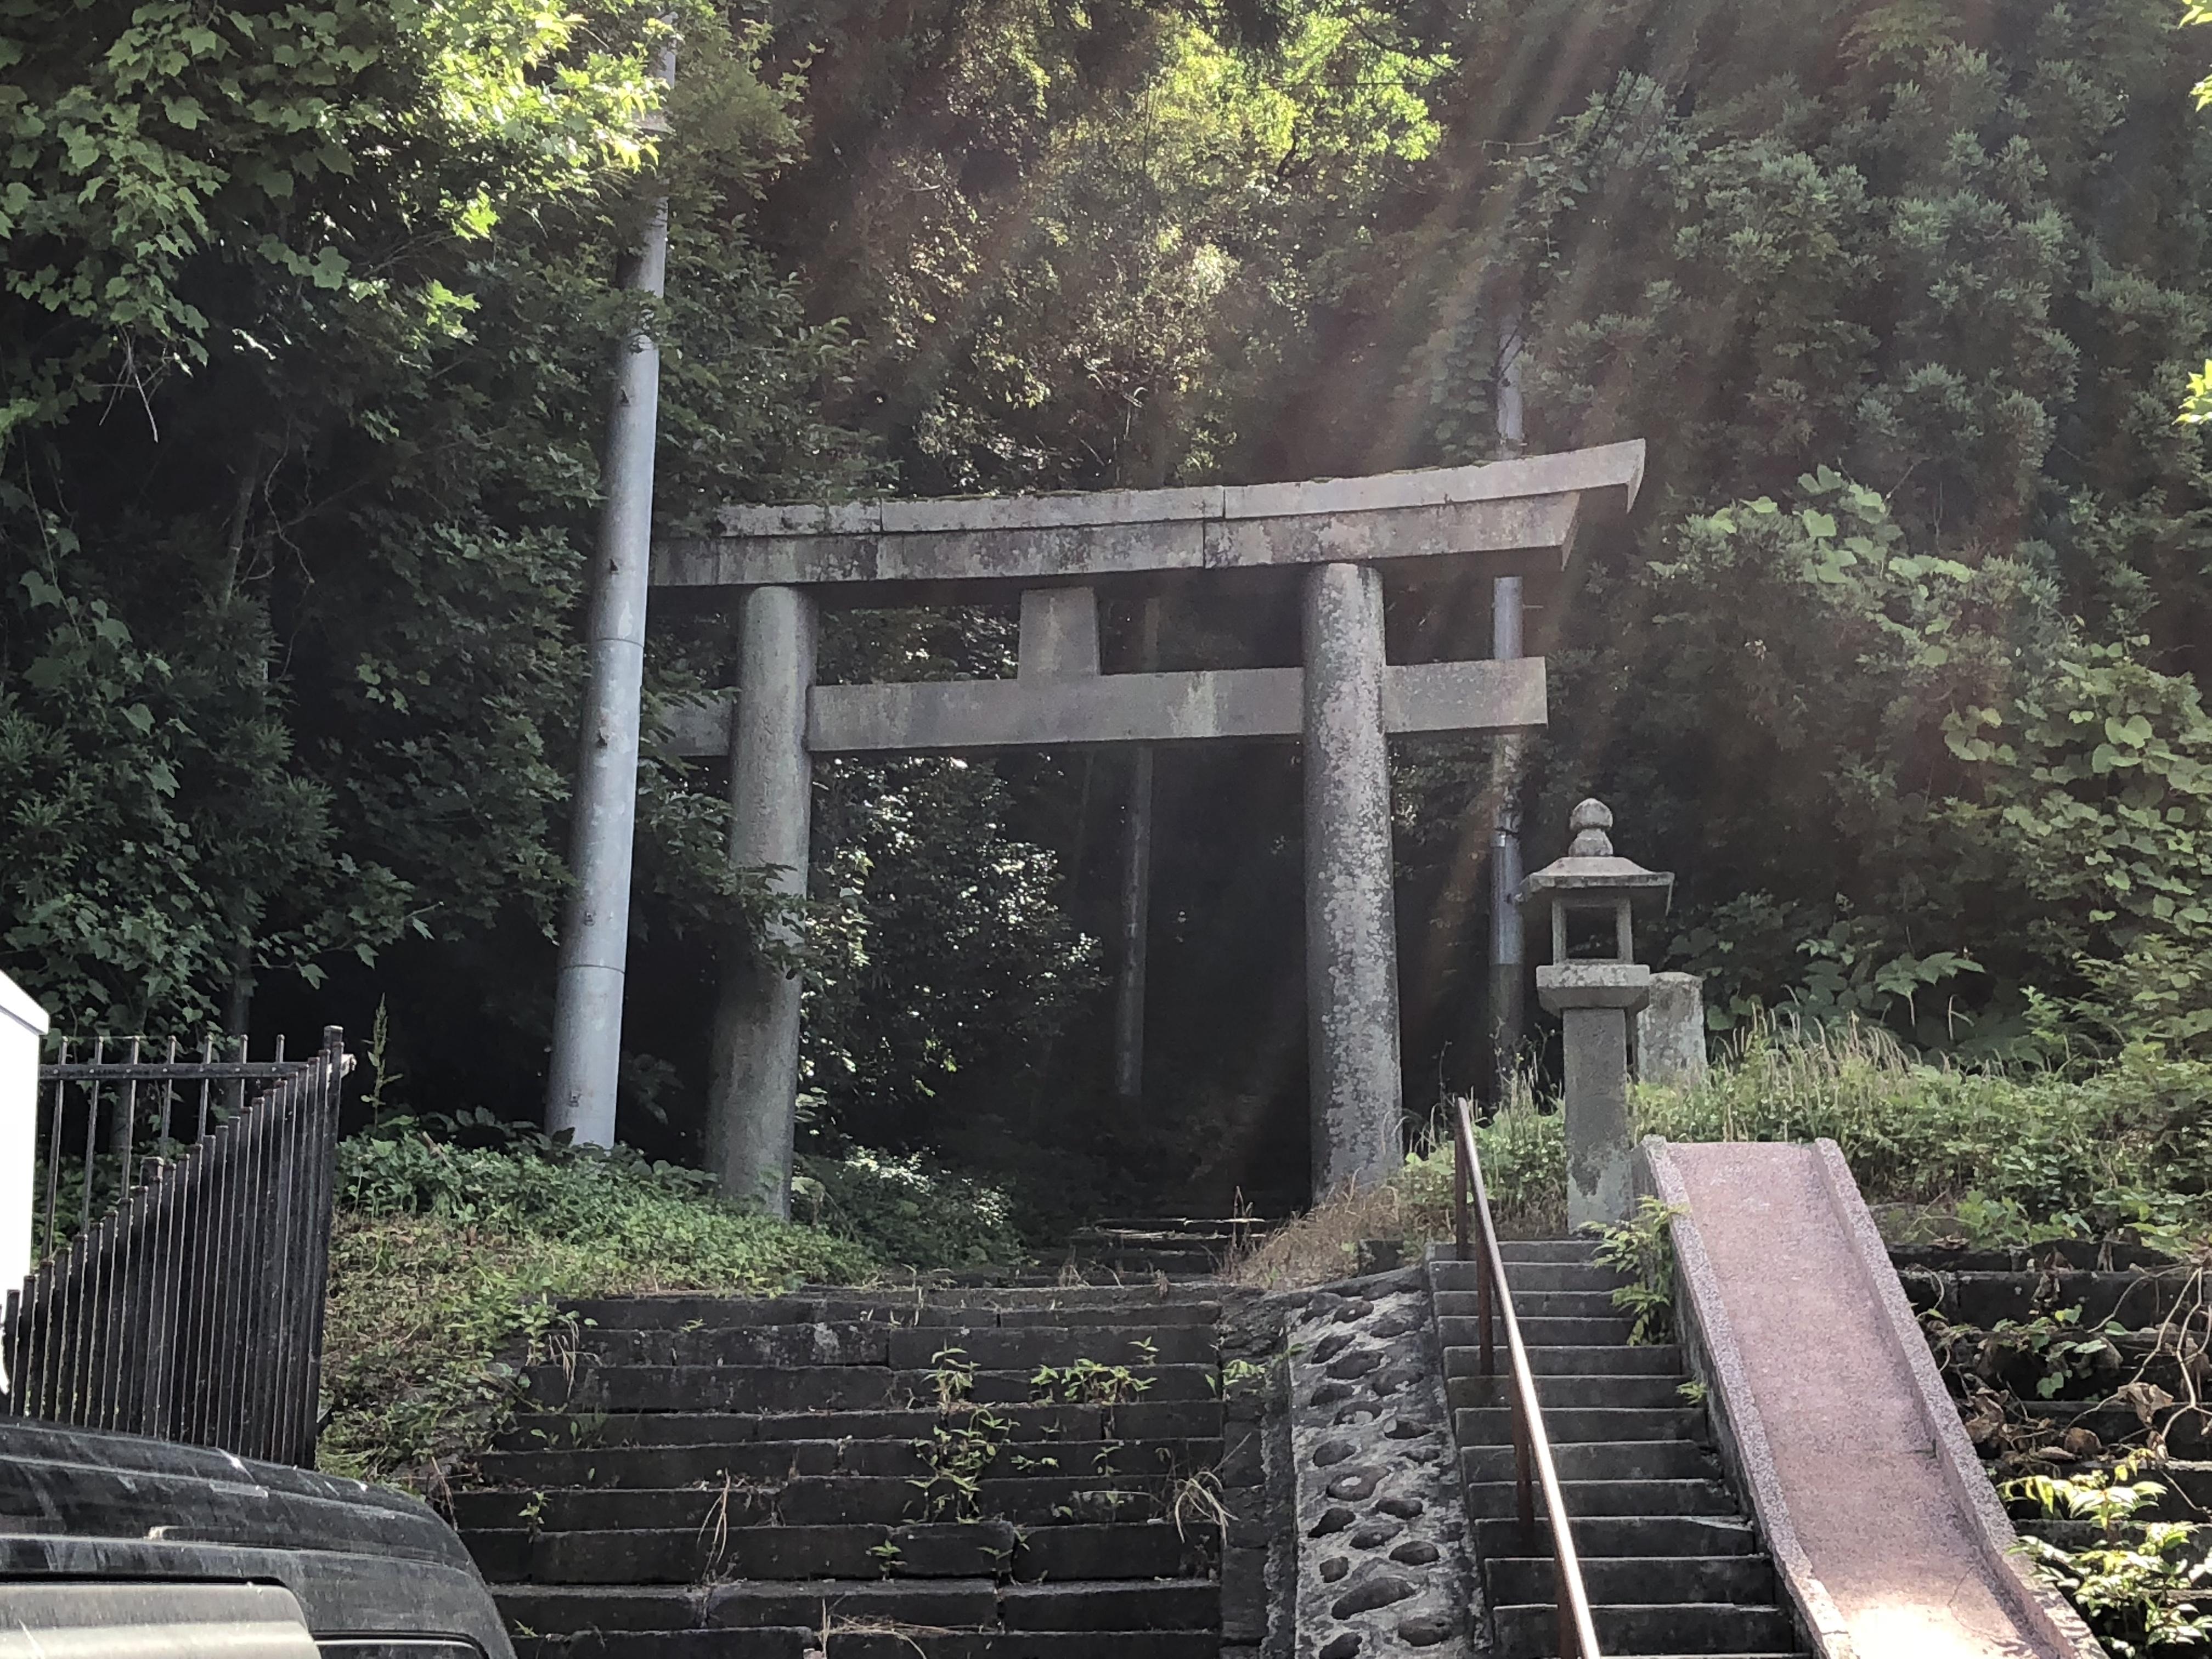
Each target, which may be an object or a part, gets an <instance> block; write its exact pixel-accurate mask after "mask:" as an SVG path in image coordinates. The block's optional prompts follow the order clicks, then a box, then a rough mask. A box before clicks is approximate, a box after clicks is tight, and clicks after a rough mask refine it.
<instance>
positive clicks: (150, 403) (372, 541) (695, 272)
mask: <svg viewBox="0 0 2212 1659" xmlns="http://www.w3.org/2000/svg"><path fill="white" fill-rule="evenodd" d="M680 10H681V11H682V15H680V16H679V17H678V19H677V21H678V25H679V27H681V28H682V29H683V31H684V62H685V65H686V75H685V77H684V80H683V82H681V90H679V93H678V95H677V100H676V108H675V113H676V114H678V115H679V116H688V117H689V119H688V120H687V121H686V122H685V124H684V125H683V127H682V129H681V131H679V132H678V134H677V135H676V136H675V137H671V139H669V140H668V141H666V142H665V143H663V144H661V145H660V146H659V149H658V151H657V152H649V151H648V149H647V147H646V146H645V145H644V144H643V143H642V141H641V137H640V132H641V129H640V125H639V123H640V118H641V116H642V115H643V114H644V113H645V112H647V109H648V107H649V106H651V105H652V104H653V102H654V101H656V100H657V99H658V96H659V94H658V92H657V89H655V88H653V87H652V85H651V83H650V82H649V81H648V79H647V75H646V71H645V60H646V55H647V51H648V49H649V47H650V46H651V44H652V41H653V39H654V38H655V36H656V34H657V33H658V31H659V25H658V24H656V23H655V22H654V21H653V19H654V17H655V15H656V14H658V13H659V11H660V8H659V7H645V6H640V5H635V4H632V3H630V0H605V3H604V4H600V5H598V6H596V7H592V8H587V9H584V10H581V11H578V12H576V13H574V14H573V15H572V14H566V13H557V12H548V11H545V10H544V9H542V8H537V7H533V6H531V5H527V4H523V3H519V0H463V3H460V4H453V5H438V6H426V5H418V4H414V3H408V4H402V5H397V6H386V5H368V4H362V3H358V0H301V3H298V4H292V5H287V6H280V7H277V8H276V9H235V8H233V9H223V8H216V9H212V10H210V9H208V8H205V7H193V6H186V5H183V4H167V3H158V4H153V5H144V6H131V5H125V4H122V3H92V4H87V5H82V6H76V7H70V8H65V9H63V10H61V11H59V12H56V11H54V10H53V9H52V8H48V7H44V6H40V5H36V4H33V3H29V0H23V3H18V4H15V5H13V6H10V7H0V63H4V64H7V65H8V73H7V75H6V77H5V78H6V81H7V87H6V88H5V90H4V92H0V145H4V147H5V154H6V156H7V162H6V171H5V173H4V179H0V241H4V244H5V247H6V252H7V256H8V258H7V264H8V268H9V272H10V279H9V283H8V284H7V285H6V286H5V288H4V289H0V341H4V342H5V343H4V344H0V365H3V369H0V384H4V385H6V386H7V387H8V388H9V392H8V398H9V401H8V403H7V405H6V412H5V418H4V420H0V543H4V544H5V545H6V547H7V549H8V555H9V556H8V560H7V568H8V572H9V574H8V579H7V580H6V581H5V583H4V584H0V787H4V788H5V790H6V792H7V794H8V796H9V799H10V801H11V803H13V804H14V805H13V808H12V810H11V812H10V813H9V815H8V817H6V818H4V819H0V864H4V866H5V869H6V871H7V875H6V878H5V886H4V887H0V909H4V913H5V931H4V933H0V951H4V953H5V955H6V957H7V961H8V965H9V968H10V969H12V970H13V971H14V972H15V974H16V975H17V977H19V978H20V979H21V980H22V981H24V982H25V983H26V984H27V986H29V987H32V988H33V990H34V991H35V992H37V993H38V994H41V995H42V996H44V997H45V998H46V1000H48V1001H49V1002H50V1003H51V1004H52V1005H53V1006H56V1007H58V1008H59V1009H61V1010H64V1012H65V1013H66V1016H67V1017H68V1018H70V1021H71V1022H72V1023H73V1024H74V1023H78V1022H83V1023H86V1024H91V1023H99V1024H105V1025H106V1026H107V1027H108V1028H109V1029H118V1028H143V1026H145V1025H148V1024H156V1025H158V1024H173V1023H189V1022H196V1021H197V1020H199V1019H201V1018H207V1017H210V1015H220V1016H222V1018H226V1019H227V1020H228V1021H230V1022H232V1023H234V1024H235V1023H236V1022H239V1021H240V1020H242V1019H243V1018H245V1017H246V1012H247V1010H248V1008H249V1006H250V1000H251V998H252V994H253V993H254V992H255V990H256V988H257V986H258V985H259V986H261V987H262V988H274V989H278V990H280V991H283V992H287V993H289V994H293V995H297V994H299V992H300V991H301V988H302V987H305V988H307V989H310V990H312V989H313V988H314V987H319V986H320V985H321V984H322V983H323V981H324V980H325V976H326V975H333V974H335V975H338V977H339V979H340V981H342V982H354V983H357V982H358V981H359V977H360V976H361V975H362V974H363V973H365V971H366V965H367V964H369V963H374V962H377V961H379V960H380V958H381V957H382V953H384V952H386V951H388V950H389V949H390V947H392V945H395V944H398V943H400V942H402V941H407V942H409V943H410V945H414V946H416V950H415V952H414V954H413V956H412V957H410V963H409V970H408V971H407V972H406V973H405V974H404V975H401V976H399V977H398V978H395V979H393V980H392V981H391V982H390V984H389V986H388V988H389V990H390V991H391V993H392V1012H393V1014H394V1016H395V1017H396V1019H397V1022H398V1026H399V1028H400V1029H401V1030H402V1031H403V1032H414V1031H419V1030H425V1029H427V1028H429V1027H430V1026H432V1025H433V1024H434V1023H435V1021H436V1020H437V1019H438V1018H440V1017H441V1011H442V1009H443V1008H445V1007H447V1006H450V1003H451V1001H452V999H451V998H450V997H449V996H448V995H447V990H448V987H449V984H450V982H451V981H449V980H448V979H447V977H446V976H447V975H458V976H459V978H460V979H461V980H462V981H465V982H471V990H472V993H474V992H475V991H476V990H477V987H478V986H479V985H480V984H481V982H482V981H483V979H485V978H487V977H489V978H491V979H493V980H495V981H496V980H498V979H500V978H501V977H505V976H507V975H481V974H472V973H471V972H470V970H469V969H468V968H467V967H466V966H465V965H464V964H465V961H466V958H467V957H468V955H469V953H470V952H471V951H484V950H486V949H487V948H489V949H490V950H491V951H492V953H493V954H494V955H495V957H501V958H503V965H504V966H505V967H506V968H507V969H508V970H509V974H510V975H515V976H519V977H520V978H521V979H522V980H523V981H525V983H524V985H522V986H520V987H518V989H517V991H515V992H512V993H510V992H506V991H504V990H503V989H500V990H495V991H494V992H493V993H492V994H491V996H490V997H489V1003H490V1005H491V1006H490V1010H489V1012H491V1013H492V1015H493V1018H494V1024H495V1030H494V1038H495V1044H496V1042H497V1041H498V1040H500V1039H504V1038H505V1037H506V1036H507V1029H511V1026H508V1027H507V1029H501V1025H502V1024H503V1023H505V1022H512V1023H513V1024H520V1025H521V1026H522V1027H523V1028H524V1029H525V1030H527V1029H528V1027H529V1025H530V1024H532V1020H533V1018H534V1019H535V1020H538V1021H542V1019H543V1017H544V1016H543V1013H542V1012H538V1011H537V1009H536V1008H535V1007H534V1006H533V1005H538V1004H539V1002H540V999H541V996H542V992H541V991H540V990H539V987H537V986H535V985H531V984H528V983H527V981H528V980H529V979H530V977H531V975H532V974H533V973H534V971H535V969H536V967H537V965H538V963H542V962H546V961H550V955H549V954H548V951H547V946H546V944H545V941H544V933H545V931H546V930H547V929H548V928H549V927H550V923H551V921H552V919H553V917H554V915H556V912H557V909H558V906H559V903H560V900H561V897H562V893H563V890H564V889H565V885H566V880H567V878H566V874H565V872H564V871H563V868H562V861H561V859H560V856H559V853H558V850H557V842H558V841H559V839H560V836H561V834H562V823H561V819H562V814H563V813H564V811H565V806H566V799H567V792H568V764H569V763H568V757H569V755H570V753H571V752H573V745H574V708H575V702H576V696H577V690H578V688H579V686H580V681H581V671H582V666H583V662H582V657H581V653H580V650H579V648H578V647H577V645H576V643H575V640H574V624H573V619H572V617H571V615H570V611H571V608H572V606H573V605H574V602H575V599H576V597H577V592H578V585H579V580H580V574H581V570H580V560H581V556H582V550H583V549H584V547H586V545H588V543H589V536H590V533H591V524H592V515H593V512H594V508H595V506H596V501H595V495H596V483H595V478H596V473H597V465H596V461H595V459H594V457H593V453H592V446H593V444H594V443H595V441H597V438H598V436H599V429H600V426H601V422H602V413H601V408H600V401H601V397H602V387H603V384H604V364H605V360H606V355H607V353H608V350H609V349H610V347H611V343H612V342H613V341H614V340H615V339H616V338H617V337H618V336H619V335H620V334H621V333H622V332H623V331H625V330H626V329H627V328H629V326H630V325H632V324H633V323H634V322H635V307H634V306H632V305H629V304H626V303H624V302H622V301H618V300H617V297H616V295H614V294H613V293H612V291H611V288H610V285H609V283H608V281H607V274H608V271H609V270H610V269H611V265H612V264H613V260H614V257H615V254H616V252H617V250H618V249H621V248H623V247H626V246H629V244H630V242H631V241H632V240H634V237H635V231H636V210H635V201H636V198H637V195H638V193H639V191H641V189H642V187H643V180H642V179H641V176H640V173H639V169H640V168H641V167H642V166H643V165H644V164H646V163H647V162H648V161H650V162H651V163H652V164H653V166H654V167H656V168H657V170H658V182H659V185H661V186H662V187H664V188H665V189H666V190H667V191H669V193H670V195H671V197H672V198H673V199H674V201H675V204H676V209H675V210H676V213H677V229H676V231H675V233H674V235H673V244H672V246H671V269H672V270H674V271H675V272H676V273H677V276H676V278H675V280H676V281H677V282H678V283H679V284H680V287H679V291H678V293H677V294H676V295H675V296H674V297H673V298H671V301H670V302H669V304H668V305H667V307H665V316H664V319H663V323H662V332H663V336H664V339H665V357H666V360H667V368H666V374H665V394H664V403H663V415H662V420H663V430H664V433H665V435H668V442H667V444H666V446H665V447H666V448H667V449H668V451H669V453H666V454H665V456H664V458H663V460H662V463H661V486H662V487H661V491H660V494H661V498H662V503H663V507H664V509H665V516H667V517H668V518H670V519H671V520H677V521H683V520H686V519H687V518H696V514H697V513H698V511H699V506H698V503H699V499H700V497H701V495H702V494H703V495H707V496H708V497H709V498H710V499H715V498H720V497H722V496H724V495H728V494H731V493H737V494H744V493H748V492H750V491H777V490H781V489H790V488H793V487H794V486H795V484H797V483H798V481H803V483H804V487H807V488H828V487H834V485H835V483H836V481H837V480H840V479H842V478H846V477H858V476H860V475H861V474H862V473H864V472H865V471H866V469H865V466H864V465H861V464H860V463H858V462H857V461H856V460H855V459H854V457H855V451H854V447H853V446H852V445H851V444H850V443H849V442H848V441H846V440H845V439H844V438H842V436H841V435H839V434H837V433H836V432H834V431H832V430H831V429H829V428H827V427H825V426H824V425H823V423H822V422H821V421H820V419H819V417H818V416H817V413H816V412H815V410H814V408H813V406H812V402H811V392H812V391H813V388H814V386H815V385H816V383H817V380H819V379H820V378H821V377H822V376H823V374H827V373H830V372H832V370H833V368H834V364H835V362H836V355H837V353H838V351H839V350H840V349H842V347H841V345H840V343H839V337H838V336H837V334H836V331H833V330H823V329H817V328H813V327H811V326H809V325H806V324H805V322H804V321H803V319H801V318H800V317H799V311H798V306H797V302H796V301H795V299H794V298H793V295H791V293H790V291H789V289H788V288H787V285H786V284H784V283H781V282H780V281H779V280H777V279H776V278H775V276H772V275H771V274H770V273H769V270H767V268H766V266H765V264H764V263H763V258H762V257H761V255H760V254H759V252H758V251H757V248H756V247H754V246H753V245H752V243H751V241H750V235H749V231H748V228H747V226H746V223H745V222H744V215H743V213H742V211H738V212H734V213H733V212H732V211H731V210H730V208H731V207H732V204H733V203H734V204H739V205H740V206H741V205H742V204H746V203H749V202H750V199H751V197H752V195H753V193H754V192H755V191H756V190H757V186H758V183H759V180H760V177H761V175H762V173H763V170H764V169H765V168H768V167H772V166H773V165H774V164H775V161H777V160H779V159H780V158H781V156H782V155H785V154H787V151H788V149H789V148H790V147H791V145H792V144H793V142H794V140H795V137H796V129H795V128H794V127H793V125H792V122H791V120H790V118H789V115H788V113H787V111H786V109H785V104H786V101H787V93H786V92H784V91H782V90H780V89H777V88H772V87H770V86H769V85H768V84H767V83H765V82H763V81H762V80H761V79H760V77H759V76H757V75H755V74H754V72H753V69H754V54H755V52H757V46H758V41H757V39H755V38H753V37H751V36H744V37H740V36H736V35H733V34H732V32H731V29H730V27H729V26H728V24H727V22H726V21H724V20H723V19H722V18H721V17H720V15H718V14H715V13H714V12H713V11H712V10H711V9H701V8H696V7H692V8H685V9H680ZM695 99H696V100H699V101H698V102H697V103H696V104H695V103H694V102H693V101H692V100H695ZM672 632H673V630H671V633H672ZM697 649H698V646H697V644H696V642H695V641H685V640H682V639H678V638H674V637H671V638H669V639H668V640H667V641H666V648H665V651H664V652H662V653H658V654H659V659H657V660H656V663H655V665H654V679H655V682H656V684H655V686H654V688H653V696H654V697H655V698H656V699H657V698H658V696H660V695H662V687H661V684H660V682H661V681H662V680H663V678H664V677H665V678H666V679H667V680H668V681H670V682H671V683H672V684H673V685H674V686H675V688H676V689H678V690H681V689H682V688H683V686H684V684H686V683H687V678H688V672H689V671H690V668H691V666H692V663H691V657H692V655H694V654H696V651H697ZM641 806H642V811H641V817H642V822H641V841H640V872H639V874H640V880H639V887H640V902H639V907H638V911H637V914H638V917H639V922H640V926H641V929H658V930H659V931H660V932H662V933H667V934H671V935H680V934H683V933H686V932H689V933H695V934H700V935H704V934H708V933H712V932H713V931H714V930H716V929H727V928H732V927H744V926H747V925H750V923H751V922H752V921H756V920H757V918H758V916H759V915H760V914H761V911H762V905H761V902H760V898H761V896H760V894H759V893H758V892H757V890H754V889H753V888H752V887H750V886H749V885H748V884H747V883H746V881H745V880H744V878H743V877H742V876H732V873H731V872H728V871H727V870H726V867H725V864H726V860H724V858H723V856H722V851H721V849H722V827H723V824H724V823H725V821H726V806H724V805H722V804H721V802H720V799H719V795H718V793H714V792H711V791H710V792H706V793H701V794H697V795H695V794H693V793H691V792H690V790H689V788H688V787H686V785H685V783H684V779H683V777H682V775H681V774H680V772H679V771H678V770H677V769H673V768H671V766H669V765H667V764H665V763H662V762H660V761H659V760H658V759H653V760H649V761H648V763H647V767H646V769H645V773H644V775H643V777H642V778H641ZM426 944H427V945H429V946H430V947H431V948H430V949H429V950H428V951H424V950H422V949H421V948H420V947H421V946H422V945H426ZM469 1000H470V1001H471V1002H473V1003H477V1004H479V1005H481V1004H482V1003H483V1001H484V1000H486V999H484V998H483V997H482V996H480V995H477V994H472V995H471V998H470V999H469ZM368 1001H369V1002H370V1004H371V1006H373V1003H374V998H373V996H372V997H370V998H369V999H368ZM478 1046H484V1045H482V1044H481V1043H479V1045H478ZM494 1046H495V1045H494ZM448 1063H449V1064H450V1062H448ZM416 1069H417V1070H418V1073H419V1072H420V1071H421V1068H420V1067H419V1066H417V1067H416Z"/></svg>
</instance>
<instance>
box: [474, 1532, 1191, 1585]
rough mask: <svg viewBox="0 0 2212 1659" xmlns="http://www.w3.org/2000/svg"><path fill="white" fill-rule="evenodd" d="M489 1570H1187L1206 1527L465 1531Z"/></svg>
mask: <svg viewBox="0 0 2212 1659" xmlns="http://www.w3.org/2000/svg"><path fill="white" fill-rule="evenodd" d="M462 1541H463V1542H464V1543H465V1544H466V1545H467V1546H468V1549H469V1553H470V1554H471V1556H473V1557H474V1558H475V1559H476V1561H477V1566H478V1568H479V1570H480V1571H482V1572H483V1576H484V1577H486V1578H487V1579H495V1580H498V1581H500V1582H501V1583H538V1584H688V1583H696V1582H698V1581H700V1580H702V1579H705V1578H708V1577H720V1578H775V1579H789V1578H869V1577H913V1578H963V1577H998V1576H999V1575H1000V1573H1001V1572H1002V1571H1006V1570H1007V1569H1008V1568H1009V1567H1011V1570H1012V1574H1013V1576H1014V1577H1017V1578H1020V1579H1024V1580H1038V1579H1045V1580H1064V1579H1070V1578H1186V1577H1200V1576H1202V1574H1203V1573H1204V1571H1205V1570H1206V1561H1205V1549H1204V1541H1203V1540H1202V1538H1201V1537H1200V1534H1197V1533H1196V1532H1194V1533H1193V1534H1192V1535H1191V1537H1190V1539H1189V1541H1188V1542H1186V1541H1185V1540H1184V1539H1183V1538H1182V1536H1180V1535H1179V1534H1178V1533H1177V1531H1176V1528H1174V1527H1173V1526H1172V1525H1170V1524H1168V1523H1167V1522H1134V1523H1129V1524H1121V1525H1101V1524H1085V1523H1077V1524H1073V1525H1067V1526H1051V1527H1040V1528H1036V1529H1034V1530H1032V1531H1030V1532H1028V1533H1027V1534H1017V1533H1016V1531H1015V1528H1013V1527H1012V1526H1011V1525H1009V1524H1008V1523H1007V1522H1004V1521H982V1522H970V1523H966V1524H960V1523H933V1522H923V1523H916V1524H910V1525H905V1526H890V1525H884V1524H852V1525H825V1526H779V1527H735V1528H730V1529H729V1530H728V1531H726V1532H724V1531H722V1530H720V1529H719V1528H701V1527H685V1528H671V1529H667V1530H659V1531H619V1530H607V1529H594V1530H590V1531H580V1532H537V1533H532V1532H529V1531H526V1530H523V1529H520V1528H501V1529H493V1530H484V1531H476V1532H471V1533H468V1534H465V1535H464V1537H463V1540H462Z"/></svg>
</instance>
